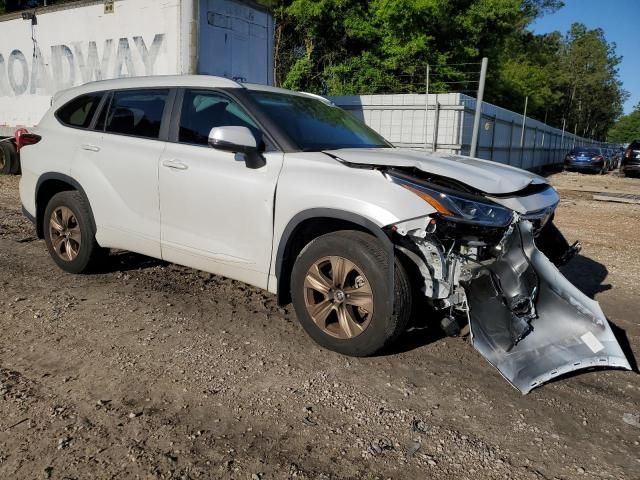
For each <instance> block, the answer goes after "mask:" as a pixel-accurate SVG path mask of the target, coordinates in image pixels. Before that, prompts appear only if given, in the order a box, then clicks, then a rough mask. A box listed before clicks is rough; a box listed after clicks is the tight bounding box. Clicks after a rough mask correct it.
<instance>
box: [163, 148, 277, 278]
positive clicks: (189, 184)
mask: <svg viewBox="0 0 640 480" xmlns="http://www.w3.org/2000/svg"><path fill="white" fill-rule="evenodd" d="M265 157H266V159H267V163H266V166H264V167H262V168H259V169H256V170H251V169H249V168H247V167H246V166H245V164H244V161H242V160H240V159H238V158H236V155H234V154H233V153H229V152H221V151H217V150H214V149H212V148H208V147H200V146H195V145H181V144H168V145H167V148H166V149H165V150H164V152H163V154H162V158H161V162H160V163H161V167H160V199H161V201H160V215H161V219H162V258H163V259H165V260H167V261H170V262H175V263H180V264H183V265H187V266H190V267H193V268H198V269H200V270H206V271H209V272H211V273H216V274H220V275H224V276H226V277H230V278H235V279H237V280H241V281H244V282H247V283H251V284H253V285H256V286H259V287H261V288H266V286H267V276H268V271H269V262H270V257H271V243H272V237H273V200H274V195H275V186H276V181H277V176H278V173H279V171H280V168H281V166H282V153H275V152H274V153H268V154H266V155H265ZM176 163H177V164H181V165H183V166H184V167H186V168H182V167H181V168H179V169H178V168H172V167H171V166H170V165H169V164H176Z"/></svg>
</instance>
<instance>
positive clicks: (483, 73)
mask: <svg viewBox="0 0 640 480" xmlns="http://www.w3.org/2000/svg"><path fill="white" fill-rule="evenodd" d="M488 63H489V59H488V58H487V57H483V58H482V64H481V66H480V82H479V83H478V95H477V98H476V114H475V116H474V117H473V133H472V134H471V149H470V150H469V156H471V157H475V156H476V153H477V151H478V133H479V131H480V117H481V116H482V97H483V96H484V83H485V80H486V79H487V65H488Z"/></svg>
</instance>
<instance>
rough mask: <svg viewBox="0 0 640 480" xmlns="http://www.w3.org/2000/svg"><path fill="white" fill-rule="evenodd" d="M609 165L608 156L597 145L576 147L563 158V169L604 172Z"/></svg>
mask: <svg viewBox="0 0 640 480" xmlns="http://www.w3.org/2000/svg"><path fill="white" fill-rule="evenodd" d="M609 165H610V162H609V158H608V157H607V155H606V154H605V152H604V151H603V149H601V148H599V147H577V148H574V149H573V150H571V151H570V152H569V153H567V156H566V157H565V158H564V169H565V170H577V171H586V172H597V173H602V174H605V173H607V172H608V171H609Z"/></svg>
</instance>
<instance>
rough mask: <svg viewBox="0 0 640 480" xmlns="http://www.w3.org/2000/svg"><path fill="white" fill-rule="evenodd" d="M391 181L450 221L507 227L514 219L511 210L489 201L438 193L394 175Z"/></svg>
mask: <svg viewBox="0 0 640 480" xmlns="http://www.w3.org/2000/svg"><path fill="white" fill-rule="evenodd" d="M389 179H390V180H391V181H392V182H393V183H396V184H398V185H400V186H401V187H403V188H406V189H407V190H409V191H410V192H412V193H414V194H416V195H417V196H418V197H420V198H421V199H422V200H424V201H425V202H427V203H428V204H429V205H431V206H432V207H433V208H435V209H436V210H437V211H438V213H440V214H441V215H442V216H444V217H447V218H448V219H449V220H454V221H459V222H465V223H471V224H475V225H486V226H492V227H505V226H507V225H509V223H511V220H512V219H513V212H512V211H511V210H509V209H508V208H504V207H501V206H499V205H496V204H495V203H492V202H489V201H481V200H475V199H473V198H470V197H467V196H464V195H457V194H455V193H450V192H444V191H438V190H435V189H433V188H430V187H426V186H424V185H421V184H418V183H414V182H411V181H409V180H406V179H404V178H399V177H396V176H394V175H389Z"/></svg>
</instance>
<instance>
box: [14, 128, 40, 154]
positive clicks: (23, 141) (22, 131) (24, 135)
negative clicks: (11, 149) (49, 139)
mask: <svg viewBox="0 0 640 480" xmlns="http://www.w3.org/2000/svg"><path fill="white" fill-rule="evenodd" d="M15 138H16V152H19V151H20V150H21V149H22V147H26V146H27V145H35V144H36V143H38V142H39V141H40V139H41V138H42V137H41V136H40V135H36V134H35V133H29V131H28V130H27V129H26V128H19V129H17V130H16V133H15Z"/></svg>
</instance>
